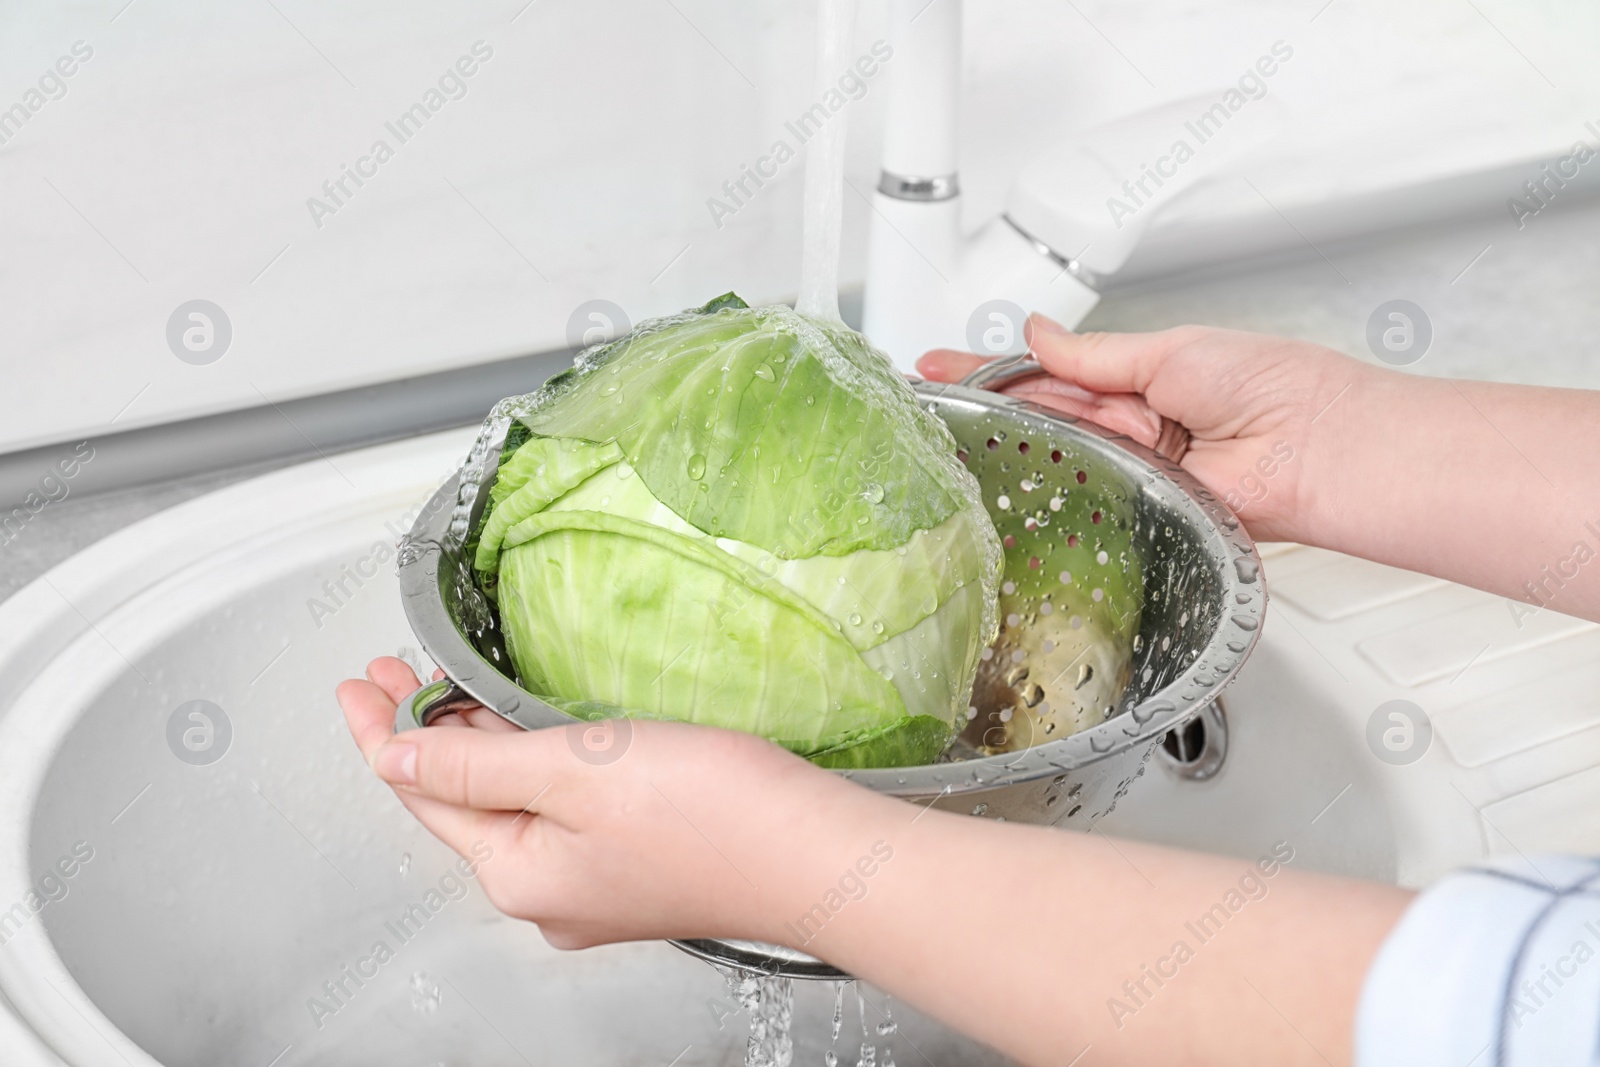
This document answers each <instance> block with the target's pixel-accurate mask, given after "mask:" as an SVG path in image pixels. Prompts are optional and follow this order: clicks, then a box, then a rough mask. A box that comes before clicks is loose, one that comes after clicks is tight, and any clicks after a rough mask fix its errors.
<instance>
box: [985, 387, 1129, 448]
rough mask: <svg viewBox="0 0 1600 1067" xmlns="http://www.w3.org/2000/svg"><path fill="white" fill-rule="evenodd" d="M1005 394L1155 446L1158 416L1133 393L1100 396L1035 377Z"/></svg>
mask: <svg viewBox="0 0 1600 1067" xmlns="http://www.w3.org/2000/svg"><path fill="white" fill-rule="evenodd" d="M1006 393H1007V395H1009V396H1015V397H1019V398H1020V399H1023V400H1031V401H1033V402H1034V403H1036V404H1039V405H1040V406H1042V407H1047V408H1053V409H1054V410H1056V411H1060V412H1063V413H1064V414H1067V415H1075V416H1077V417H1079V418H1083V419H1087V420H1089V421H1090V422H1093V423H1095V424H1096V425H1099V426H1104V427H1105V428H1106V429H1108V430H1111V431H1112V432H1114V433H1120V434H1125V435H1126V436H1128V437H1131V438H1133V439H1134V440H1135V441H1138V442H1139V443H1140V444H1142V445H1144V446H1146V447H1147V448H1154V447H1156V443H1157V439H1158V438H1159V437H1160V435H1161V416H1160V415H1158V414H1156V412H1155V411H1154V410H1152V409H1151V407H1150V405H1149V404H1147V403H1146V402H1145V400H1144V398H1143V397H1141V396H1137V395H1135V394H1132V393H1113V394H1111V395H1109V396H1101V395H1099V394H1097V393H1090V392H1088V391H1087V390H1084V389H1080V388H1078V387H1077V386H1074V385H1072V384H1071V383H1069V382H1063V381H1061V380H1060V379H1058V378H1034V379H1030V380H1028V381H1025V382H1022V383H1020V384H1018V385H1017V386H1016V387H1015V388H1011V389H1007V390H1006Z"/></svg>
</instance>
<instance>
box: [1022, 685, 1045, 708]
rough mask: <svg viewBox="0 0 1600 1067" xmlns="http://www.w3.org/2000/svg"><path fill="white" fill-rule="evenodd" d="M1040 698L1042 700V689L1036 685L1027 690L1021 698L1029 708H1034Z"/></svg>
mask: <svg viewBox="0 0 1600 1067" xmlns="http://www.w3.org/2000/svg"><path fill="white" fill-rule="evenodd" d="M1042 700H1044V690H1043V689H1041V688H1040V687H1039V686H1037V685H1036V686H1034V687H1033V688H1031V689H1029V690H1028V693H1027V695H1026V696H1025V697H1024V698H1023V703H1025V704H1027V705H1028V707H1030V708H1036V707H1038V706H1039V703H1040V701H1042ZM1040 714H1043V712H1041V713H1040Z"/></svg>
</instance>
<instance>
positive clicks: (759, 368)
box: [756, 363, 777, 382]
mask: <svg viewBox="0 0 1600 1067" xmlns="http://www.w3.org/2000/svg"><path fill="white" fill-rule="evenodd" d="M756 377H757V378H760V379H761V380H762V381H764V382H771V381H776V380H777V376H776V375H774V374H773V373H772V368H771V367H769V366H767V365H766V364H765V363H758V364H756Z"/></svg>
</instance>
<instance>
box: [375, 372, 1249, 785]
mask: <svg viewBox="0 0 1600 1067" xmlns="http://www.w3.org/2000/svg"><path fill="white" fill-rule="evenodd" d="M1015 366H1016V370H1017V371H1019V372H1020V371H1022V370H1023V369H1024V368H1026V367H1027V364H1026V363H1020V362H1019V364H1017V365H1015ZM1010 369H1011V368H1010V367H992V368H990V367H986V368H985V369H984V371H980V372H979V375H982V376H983V379H984V380H988V381H990V382H994V381H995V380H996V378H997V376H998V375H999V374H1000V372H1003V371H1005V370H1010ZM974 377H978V376H977V375H975V376H974ZM968 380H969V381H970V380H972V379H968ZM913 388H914V389H915V391H916V392H917V394H918V396H919V398H920V399H921V400H923V401H924V402H925V403H930V404H938V403H958V404H966V405H972V406H976V407H979V408H985V409H988V410H991V411H1001V410H1007V409H1015V410H1020V411H1023V412H1027V413H1028V414H1030V415H1031V416H1033V417H1035V418H1042V419H1044V420H1047V421H1048V422H1049V423H1051V424H1054V425H1053V426H1052V429H1055V430H1058V431H1059V432H1060V433H1061V434H1062V435H1063V436H1066V437H1070V438H1072V439H1073V441H1074V444H1075V445H1076V446H1078V447H1081V448H1084V449H1086V450H1089V451H1093V452H1096V453H1099V454H1100V455H1101V456H1102V457H1103V458H1105V459H1106V460H1108V461H1109V462H1110V463H1112V464H1113V465H1115V466H1117V467H1119V468H1122V469H1127V468H1129V466H1130V464H1129V462H1128V460H1129V458H1132V459H1133V460H1136V461H1137V464H1136V465H1134V466H1136V468H1137V470H1138V472H1139V473H1140V474H1142V475H1143V477H1144V485H1143V486H1142V487H1141V489H1140V491H1141V492H1143V493H1147V494H1154V495H1155V496H1156V497H1157V498H1158V499H1159V501H1160V502H1161V503H1163V504H1165V505H1166V506H1168V507H1170V508H1171V509H1172V510H1173V511H1174V512H1175V513H1177V514H1180V515H1183V516H1185V517H1186V518H1187V519H1188V520H1189V521H1191V522H1192V523H1193V525H1194V528H1195V529H1196V530H1197V531H1199V532H1200V533H1201V535H1202V538H1203V542H1204V546H1205V549H1206V553H1207V556H1208V558H1209V559H1210V560H1211V561H1212V563H1213V564H1214V565H1215V566H1216V567H1217V574H1218V583H1219V587H1220V590H1221V594H1222V602H1223V605H1224V607H1223V610H1222V611H1221V612H1220V613H1219V616H1218V621H1217V626H1216V630H1215V632H1213V633H1212V634H1211V635H1210V637H1209V639H1208V640H1207V641H1206V643H1205V645H1204V646H1203V648H1202V651H1201V653H1200V654H1199V655H1197V656H1195V657H1194V658H1193V660H1192V662H1191V663H1190V664H1189V665H1188V666H1187V667H1185V668H1184V669H1183V670H1182V671H1180V672H1178V673H1177V674H1176V675H1175V676H1174V677H1173V678H1172V680H1171V681H1169V682H1168V684H1166V685H1165V686H1162V687H1161V688H1160V689H1158V690H1156V691H1154V692H1153V693H1150V694H1149V695H1148V696H1146V697H1145V698H1144V699H1143V700H1141V701H1140V702H1139V703H1138V704H1137V705H1134V706H1133V707H1132V708H1130V709H1127V710H1124V711H1122V712H1120V713H1118V714H1115V715H1113V716H1112V717H1110V718H1108V719H1106V720H1105V721H1104V722H1102V723H1099V724H1097V725H1095V726H1092V727H1089V728H1088V729H1085V730H1082V731H1080V732H1078V733H1076V734H1072V735H1071V736H1068V737H1064V738H1061V739H1060V740H1056V741H1047V742H1045V743H1043V744H1041V745H1037V746H1035V747H1033V748H1029V749H1025V750H1023V751H1021V752H1014V753H1007V754H1002V755H995V756H987V757H982V758H974V759H966V760H960V761H954V762H949V763H933V764H926V765H923V766H917V767H884V768H873V769H868V770H843V771H838V772H836V773H838V774H841V775H842V776H844V777H845V778H849V779H851V780H853V781H856V782H859V783H860V784H862V785H864V786H867V787H868V788H870V789H873V790H875V791H877V792H880V793H884V794H887V795H889V796H904V797H921V798H926V797H930V796H952V795H960V794H963V793H969V792H977V791H983V790H990V789H996V788H1000V787H1003V786H1007V785H1012V784H1015V783H1019V782H1027V781H1033V780H1036V779H1039V778H1042V777H1046V776H1051V775H1057V774H1065V773H1069V772H1071V771H1074V770H1076V769H1078V768H1080V767H1082V766H1084V765H1086V764H1089V763H1092V762H1095V761H1097V760H1101V759H1104V758H1106V757H1107V756H1109V755H1111V754H1112V753H1116V752H1121V751H1124V750H1126V749H1128V748H1131V747H1133V746H1136V745H1143V744H1147V743H1149V742H1150V741H1152V740H1153V739H1155V738H1156V737H1158V736H1159V735H1161V734H1164V733H1166V732H1167V731H1168V730H1169V729H1171V728H1172V727H1173V726H1174V725H1176V724H1179V723H1181V722H1183V721H1185V720H1187V719H1188V718H1189V717H1190V716H1191V715H1193V714H1195V713H1197V712H1198V711H1199V709H1200V708H1202V707H1204V706H1205V705H1206V704H1208V703H1209V702H1210V701H1212V700H1214V699H1215V698H1216V696H1217V694H1218V693H1219V692H1221V691H1222V690H1223V689H1224V688H1225V687H1226V686H1227V684H1228V683H1229V682H1231V681H1232V679H1233V677H1234V675H1235V674H1236V672H1237V667H1238V664H1240V663H1242V662H1243V661H1244V660H1245V658H1247V657H1248V656H1249V654H1250V651H1251V649H1252V648H1253V647H1254V645H1255V642H1256V640H1257V639H1258V637H1259V635H1260V624H1261V620H1262V616H1263V615H1264V613H1265V608H1266V591H1265V588H1264V586H1263V584H1262V579H1261V561H1260V557H1259V556H1258V555H1257V553H1256V548H1255V545H1254V543H1253V542H1252V541H1251V539H1250V537H1249V535H1248V534H1247V533H1245V531H1244V529H1243V527H1242V526H1241V525H1240V522H1239V519H1238V517H1237V516H1236V515H1234V514H1233V512H1232V511H1231V510H1230V509H1229V508H1228V507H1227V506H1226V505H1225V504H1224V503H1223V502H1222V501H1221V500H1220V499H1218V498H1217V496H1216V494H1214V493H1212V492H1211V491H1210V490H1209V489H1207V488H1206V487H1205V486H1204V485H1202V484H1201V483H1200V482H1199V480H1198V479H1196V478H1195V477H1194V476H1193V475H1191V474H1190V473H1189V472H1188V471H1186V470H1184V469H1183V468H1182V467H1180V466H1179V465H1177V464H1176V463H1173V462H1172V461H1170V460H1168V459H1166V458H1165V457H1163V456H1161V455H1159V454H1157V453H1156V452H1154V451H1152V450H1151V449H1149V448H1146V447H1145V446H1144V445H1141V444H1140V443H1138V442H1137V441H1134V440H1132V439H1131V438H1128V437H1126V436H1123V435H1121V434H1116V433H1112V432H1111V431H1108V430H1105V429H1103V428H1101V427H1099V426H1097V425H1095V424H1094V423H1091V422H1088V421H1087V420H1080V419H1075V418H1072V417H1069V416H1065V415H1062V414H1060V413H1058V412H1055V411H1051V410H1049V409H1047V408H1043V407H1040V406H1039V405H1037V404H1034V403H1032V402H1030V401H1025V400H1018V399H1015V398H1012V397H1007V396H1003V395H1001V394H999V393H994V392H988V391H980V390H977V389H973V388H970V387H968V386H966V385H947V384H940V383H934V382H915V383H914V385H913ZM458 477H459V475H457V476H455V477H452V478H451V479H449V480H448V481H446V482H445V484H444V485H442V486H441V487H440V488H439V490H438V491H437V492H436V493H435V494H434V497H433V499H432V500H431V501H430V503H429V505H428V506H426V507H424V508H423V510H422V513H421V515H420V516H419V517H418V519H417V521H416V523H415V525H413V527H412V528H411V530H410V532H409V533H407V534H406V536H405V537H404V538H403V539H402V542H401V546H400V551H399V554H398V561H399V562H398V572H399V581H400V591H401V596H402V599H403V602H404V604H405V609H406V615H407V618H408V619H409V621H410V623H411V626H412V629H413V630H414V632H415V633H416V635H417V639H418V641H419V642H421V644H422V646H423V649H424V650H425V651H426V652H427V653H428V655H429V656H430V657H431V658H432V659H433V661H434V662H435V663H436V664H438V665H439V667H441V668H442V669H443V670H444V672H445V674H446V675H447V676H448V677H449V678H450V679H451V680H453V681H454V682H455V683H456V684H457V685H458V686H459V687H460V688H461V689H462V690H464V691H465V692H467V693H468V694H470V695H471V696H472V697H473V698H475V699H476V700H478V701H479V702H481V703H482V704H484V705H485V706H486V707H488V708H490V709H491V710H493V711H495V712H496V713H497V714H500V715H502V716H505V717H507V718H510V719H511V720H512V721H513V722H517V724H518V725H521V726H524V727H528V728H539V727H545V726H559V725H565V724H572V723H575V722H577V721H579V720H576V719H574V718H572V717H571V716H568V715H566V714H565V713H563V712H561V711H558V710H556V709H555V708H553V707H551V706H550V705H548V704H546V703H544V702H543V701H542V700H540V699H539V698H538V697H536V696H534V695H533V694H532V693H529V692H528V691H526V690H525V689H522V688H521V687H520V686H518V685H517V684H516V683H515V682H513V681H512V680H511V679H510V678H508V677H506V676H505V675H504V674H502V673H501V672H500V671H499V670H498V669H497V668H496V667H495V666H494V665H493V664H491V663H490V662H488V661H487V660H486V659H484V658H483V656H482V655H480V654H479V652H478V651H477V650H476V649H475V648H473V647H472V645H471V644H470V643H469V642H468V640H467V639H466V637H465V636H464V635H463V634H462V633H461V632H460V630H458V629H457V628H456V625H455V623H454V622H453V621H452V619H451V618H450V615H449V612H448V610H447V609H446V607H445V604H444V601H443V598H442V596H441V592H440V584H439V565H440V562H441V560H442V559H443V552H442V545H443V543H444V541H445V538H446V536H447V533H448V528H449V523H450V517H451V513H452V511H453V507H454V503H455V499H456V485H457V478H458ZM1236 618H1239V619H1243V620H1246V621H1245V622H1244V623H1235V622H1233V620H1234V619H1236ZM1230 643H1231V647H1225V646H1229V645H1230ZM1210 660H1227V661H1229V662H1230V663H1231V666H1230V668H1229V669H1227V670H1226V671H1225V672H1223V673H1222V674H1221V675H1220V677H1202V667H1203V666H1204V665H1206V664H1207V663H1208V661H1210ZM1213 670H1214V668H1213Z"/></svg>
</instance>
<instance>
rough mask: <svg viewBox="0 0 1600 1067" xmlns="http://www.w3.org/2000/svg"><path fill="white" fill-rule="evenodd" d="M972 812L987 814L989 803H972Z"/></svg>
mask: <svg viewBox="0 0 1600 1067" xmlns="http://www.w3.org/2000/svg"><path fill="white" fill-rule="evenodd" d="M972 814H974V815H987V814H989V805H987V804H974V805H973V807H972Z"/></svg>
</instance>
